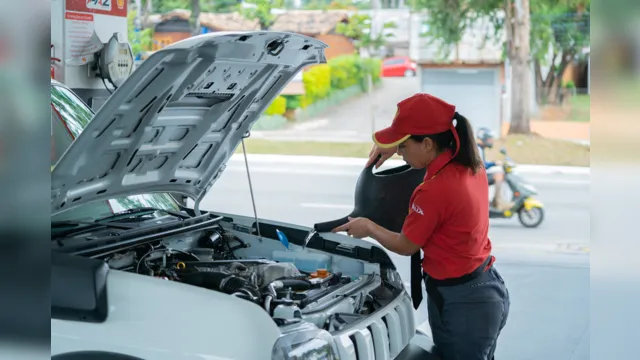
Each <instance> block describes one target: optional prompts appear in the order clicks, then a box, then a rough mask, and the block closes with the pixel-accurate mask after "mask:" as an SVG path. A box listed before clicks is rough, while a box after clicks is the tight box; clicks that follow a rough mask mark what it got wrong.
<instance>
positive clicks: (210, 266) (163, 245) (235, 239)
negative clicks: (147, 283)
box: [69, 226, 402, 332]
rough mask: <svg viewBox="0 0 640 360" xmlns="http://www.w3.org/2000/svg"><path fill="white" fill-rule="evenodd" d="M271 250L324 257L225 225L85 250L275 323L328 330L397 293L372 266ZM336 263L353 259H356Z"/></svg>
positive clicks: (118, 267) (114, 265)
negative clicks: (244, 305) (239, 303)
mask: <svg viewBox="0 0 640 360" xmlns="http://www.w3.org/2000/svg"><path fill="white" fill-rule="evenodd" d="M69 240H71V239H69ZM269 240H273V241H269ZM98 250H99V249H98ZM98 253H99V254H98ZM278 253H284V254H285V255H287V256H293V255H300V256H302V255H304V257H305V259H306V258H309V257H313V256H316V257H321V258H322V259H324V257H326V258H328V257H329V255H326V254H322V253H320V252H317V251H315V253H313V250H310V249H304V250H298V251H295V250H282V244H280V242H279V241H278V240H277V239H263V238H260V239H258V237H256V236H255V235H251V234H246V233H243V232H240V231H234V230H233V227H230V226H225V227H223V226H215V227H213V228H209V229H206V230H198V231H192V232H188V233H183V234H178V235H170V236H167V237H163V238H160V239H158V240H156V241H153V242H144V243H141V244H136V245H135V246H128V247H126V248H124V249H118V250H116V249H113V250H110V251H106V252H104V251H102V252H101V251H97V252H95V254H93V255H89V256H90V257H93V258H99V259H101V260H103V261H105V262H106V263H107V264H108V266H109V268H111V269H114V270H121V271H127V272H132V273H136V274H140V275H146V276H151V277H155V278H159V279H163V280H166V281H175V282H180V283H184V284H189V285H192V286H198V287H201V288H206V289H209V290H212V291H216V292H220V293H224V294H227V295H229V296H233V297H237V298H239V299H242V300H243V301H249V302H251V303H254V304H255V305H256V306H260V307H261V308H262V309H263V310H264V311H265V312H266V313H268V314H269V316H270V317H271V318H272V319H273V320H274V321H275V322H276V324H278V325H279V326H281V325H287V324H291V323H295V322H299V321H304V322H308V323H312V324H314V325H315V326H317V327H318V328H321V329H324V330H327V331H329V332H334V331H339V330H342V329H344V328H345V327H346V326H348V325H349V324H351V323H353V322H356V321H358V320H359V319H361V318H362V317H365V316H367V315H369V314H372V313H374V312H375V311H376V310H377V309H379V308H381V307H384V306H385V305H386V304H387V303H389V302H391V301H392V300H393V299H395V298H396V297H397V295H398V294H400V292H401V291H402V287H401V285H399V283H398V281H397V279H395V280H394V279H389V275H388V274H387V273H386V272H385V271H380V269H379V268H377V270H375V271H374V270H372V269H373V268H371V267H370V268H368V269H367V270H362V268H358V267H353V266H352V267H351V268H349V267H345V266H342V268H343V269H345V270H341V269H340V267H338V266H333V267H332V266H330V264H329V263H328V262H325V263H326V264H327V266H322V267H315V265H313V264H315V262H312V263H311V264H312V265H309V263H308V262H307V263H306V264H302V263H299V262H296V261H295V260H292V261H286V260H285V261H283V260H282V259H280V260H277V259H274V257H275V255H274V256H270V255H271V254H278ZM87 255H88V254H87ZM335 257H336V256H334V258H335ZM314 259H315V258H314ZM342 262H343V264H344V263H349V262H352V263H353V264H356V263H359V261H358V260H355V259H342ZM334 263H337V262H335V261H334ZM320 264H324V263H322V262H320ZM359 265H361V264H359ZM348 269H350V270H348ZM354 269H357V270H354ZM394 273H395V272H394Z"/></svg>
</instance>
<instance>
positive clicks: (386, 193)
mask: <svg viewBox="0 0 640 360" xmlns="http://www.w3.org/2000/svg"><path fill="white" fill-rule="evenodd" d="M378 159H379V157H378ZM376 162H377V161H374V162H373V164H372V165H370V166H368V167H366V168H364V169H363V170H362V172H361V173H360V176H359V177H358V182H357V183H356V189H355V199H354V200H355V201H354V204H355V205H354V209H353V211H352V212H351V214H349V215H347V216H345V217H343V218H341V219H337V220H332V221H327V222H323V223H318V224H315V225H314V226H313V228H314V230H315V231H316V232H329V231H331V230H333V229H334V228H336V227H338V226H340V225H343V224H346V223H347V222H348V221H349V220H348V217H349V216H350V217H366V218H368V219H369V220H371V221H373V222H375V223H376V224H378V225H380V226H382V227H383V228H385V229H387V230H391V231H394V232H400V231H401V230H402V224H403V223H404V219H405V217H406V216H407V214H408V213H409V200H411V195H412V194H413V191H414V190H415V189H416V187H417V186H418V185H420V183H422V181H424V176H425V173H426V169H412V168H411V166H409V165H401V166H398V167H394V168H391V169H387V170H383V171H380V172H377V173H373V167H374V165H375V163H376Z"/></svg>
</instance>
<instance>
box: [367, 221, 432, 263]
mask: <svg viewBox="0 0 640 360" xmlns="http://www.w3.org/2000/svg"><path fill="white" fill-rule="evenodd" d="M369 237H371V238H373V239H375V240H376V241H377V242H379V243H380V245H382V246H384V247H385V248H386V249H387V250H389V251H392V252H394V253H396V254H399V255H405V256H409V255H413V254H415V253H416V252H417V251H418V250H420V246H418V245H416V244H415V243H413V242H412V241H411V240H409V239H408V238H407V237H406V236H404V234H403V233H397V232H393V231H390V230H387V229H385V228H383V227H382V226H380V225H378V224H376V223H374V222H373V221H370V222H369Z"/></svg>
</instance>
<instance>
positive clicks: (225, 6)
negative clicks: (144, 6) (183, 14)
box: [147, 0, 238, 14]
mask: <svg viewBox="0 0 640 360" xmlns="http://www.w3.org/2000/svg"><path fill="white" fill-rule="evenodd" d="M147 1H152V5H153V12H155V13H160V14H163V13H166V12H169V11H171V10H175V9H191V4H192V0H147ZM237 9H238V1H237V0H216V1H200V10H201V11H202V12H212V13H226V12H233V11H236V10H237Z"/></svg>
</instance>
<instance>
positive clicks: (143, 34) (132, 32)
mask: <svg viewBox="0 0 640 360" xmlns="http://www.w3.org/2000/svg"><path fill="white" fill-rule="evenodd" d="M137 15H138V14H137V11H136V10H129V12H128V13H127V22H128V24H127V36H128V38H129V44H131V50H132V51H133V56H134V57H135V56H137V55H138V54H140V53H142V52H145V51H149V50H151V48H152V45H153V29H141V30H140V31H136V26H135V19H136V16H137Z"/></svg>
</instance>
